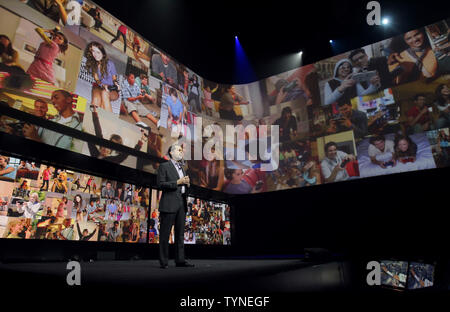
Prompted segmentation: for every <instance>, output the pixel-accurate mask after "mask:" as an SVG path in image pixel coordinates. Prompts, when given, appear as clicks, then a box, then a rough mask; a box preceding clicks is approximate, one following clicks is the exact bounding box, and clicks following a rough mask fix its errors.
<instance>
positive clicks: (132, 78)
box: [127, 73, 135, 86]
mask: <svg viewBox="0 0 450 312" xmlns="http://www.w3.org/2000/svg"><path fill="white" fill-rule="evenodd" d="M127 81H128V84H129V85H130V86H132V85H134V81H135V77H134V74H133V73H129V74H128V76H127Z"/></svg>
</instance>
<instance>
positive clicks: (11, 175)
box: [0, 155, 17, 180]
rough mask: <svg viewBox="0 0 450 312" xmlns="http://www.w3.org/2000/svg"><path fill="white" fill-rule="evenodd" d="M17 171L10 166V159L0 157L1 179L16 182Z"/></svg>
mask: <svg viewBox="0 0 450 312" xmlns="http://www.w3.org/2000/svg"><path fill="white" fill-rule="evenodd" d="M16 173H17V170H16V168H14V166H11V165H10V164H9V157H8V156H3V155H0V179H2V178H3V180H14V179H15V178H16Z"/></svg>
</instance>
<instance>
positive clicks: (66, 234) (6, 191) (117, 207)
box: [0, 155, 150, 243]
mask: <svg viewBox="0 0 450 312" xmlns="http://www.w3.org/2000/svg"><path fill="white" fill-rule="evenodd" d="M0 158H1V159H2V164H3V162H5V163H6V165H5V166H4V167H5V168H4V169H3V170H6V171H8V172H4V173H3V172H2V176H1V177H0V180H1V181H0V182H1V190H0V198H1V205H0V206H1V210H0V219H1V220H0V221H1V222H0V232H1V234H0V237H3V238H27V239H57V240H89V241H109V242H134V243H138V242H141V243H145V242H146V241H147V219H148V217H149V215H148V207H149V204H150V192H149V189H148V188H143V187H137V186H135V185H132V184H128V183H121V182H118V181H112V180H107V179H104V178H100V177H96V176H93V175H89V174H84V173H79V172H74V171H71V170H66V169H62V168H56V167H53V166H49V165H45V164H39V163H36V162H31V161H28V160H22V159H16V158H10V157H7V156H4V155H2V156H1V157H0ZM9 168H12V169H9ZM12 174H13V175H12ZM12 176H14V178H11V177H12Z"/></svg>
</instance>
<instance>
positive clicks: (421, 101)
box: [413, 93, 427, 108]
mask: <svg viewBox="0 0 450 312" xmlns="http://www.w3.org/2000/svg"><path fill="white" fill-rule="evenodd" d="M426 99H427V98H426V97H425V94H423V93H418V94H416V95H414V97H413V101H414V104H415V105H416V106H417V107H418V108H423V107H424V105H425V102H426Z"/></svg>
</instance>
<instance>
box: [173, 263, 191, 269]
mask: <svg viewBox="0 0 450 312" xmlns="http://www.w3.org/2000/svg"><path fill="white" fill-rule="evenodd" d="M175 266H177V267H184V268H193V267H194V266H195V265H193V264H192V263H189V262H182V263H177V264H175Z"/></svg>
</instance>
